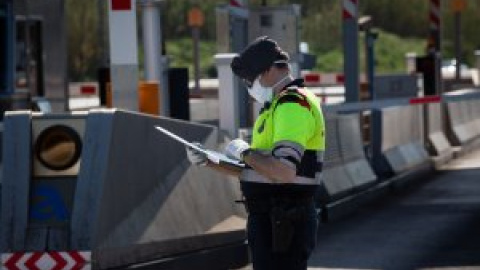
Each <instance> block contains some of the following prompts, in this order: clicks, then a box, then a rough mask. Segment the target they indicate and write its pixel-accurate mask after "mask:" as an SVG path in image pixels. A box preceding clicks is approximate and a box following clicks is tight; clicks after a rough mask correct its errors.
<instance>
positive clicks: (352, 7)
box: [343, 0, 358, 19]
mask: <svg viewBox="0 0 480 270" xmlns="http://www.w3.org/2000/svg"><path fill="white" fill-rule="evenodd" d="M357 6H358V5H357V0H343V19H353V18H357V13H358V12H357Z"/></svg>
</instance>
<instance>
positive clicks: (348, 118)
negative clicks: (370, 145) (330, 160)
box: [337, 113, 377, 190]
mask: <svg viewBox="0 0 480 270" xmlns="http://www.w3.org/2000/svg"><path fill="white" fill-rule="evenodd" d="M337 121H338V137H339V139H340V140H339V144H340V152H341V156H342V160H343V164H344V167H345V169H346V171H347V173H348V175H349V177H350V179H352V182H353V183H354V186H355V189H357V190H361V189H364V188H366V187H367V186H370V185H372V184H373V183H374V182H375V181H376V180H377V176H376V175H375V173H374V172H373V169H372V168H371V166H370V164H369V163H368V161H367V159H366V157H365V151H364V147H363V140H362V134H361V128H360V115H359V114H357V113H354V114H343V115H338V118H337Z"/></svg>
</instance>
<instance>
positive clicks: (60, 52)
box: [0, 0, 68, 118]
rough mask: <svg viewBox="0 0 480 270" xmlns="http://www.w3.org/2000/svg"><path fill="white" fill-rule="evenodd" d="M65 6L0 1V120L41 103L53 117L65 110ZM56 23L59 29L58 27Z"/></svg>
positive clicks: (30, 0) (59, 0)
mask: <svg viewBox="0 0 480 270" xmlns="http://www.w3.org/2000/svg"><path fill="white" fill-rule="evenodd" d="M63 7H64V3H63V1H62V0H53V1H47V2H43V1H40V2H39V1H33V0H25V1H12V0H3V1H0V36H1V37H2V39H1V41H0V56H1V57H0V93H1V95H0V96H1V97H0V114H1V117H2V118H3V114H4V112H5V111H7V110H17V109H30V108H31V107H32V106H31V103H32V98H34V97H44V98H46V99H47V100H48V101H49V102H50V104H51V107H52V110H53V111H56V112H62V111H66V110H67V109H68V107H67V106H68V104H67V102H66V100H67V81H66V80H67V53H66V25H65V23H63V22H64V15H65V10H64V8H63ZM59 22H61V23H59Z"/></svg>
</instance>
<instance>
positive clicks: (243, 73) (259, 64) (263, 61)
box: [230, 36, 289, 84]
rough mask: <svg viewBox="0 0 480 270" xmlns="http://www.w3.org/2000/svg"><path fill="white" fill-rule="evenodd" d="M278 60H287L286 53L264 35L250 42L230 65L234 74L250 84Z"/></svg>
mask: <svg viewBox="0 0 480 270" xmlns="http://www.w3.org/2000/svg"><path fill="white" fill-rule="evenodd" d="M278 60H284V61H288V60H289V57H288V53H287V52H285V51H283V50H282V49H281V48H280V46H278V44H277V42H275V41H274V40H273V39H271V38H269V37H266V36H264V37H259V38H257V39H255V40H254V41H253V42H252V43H250V44H249V45H248V46H247V47H246V48H245V49H244V50H243V51H242V52H241V53H240V55H239V56H236V57H235V58H233V61H232V64H231V65H230V66H231V68H232V71H233V73H235V75H237V76H239V77H240V78H242V79H244V80H246V81H247V82H248V83H249V84H251V83H253V81H254V80H255V79H256V78H257V77H258V76H259V75H260V74H262V73H263V72H265V71H267V70H268V69H269V68H270V67H271V66H272V65H273V63H274V62H275V61H278Z"/></svg>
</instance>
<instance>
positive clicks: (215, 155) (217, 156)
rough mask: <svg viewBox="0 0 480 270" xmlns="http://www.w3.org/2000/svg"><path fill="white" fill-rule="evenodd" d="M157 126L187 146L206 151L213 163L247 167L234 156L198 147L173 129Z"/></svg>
mask: <svg viewBox="0 0 480 270" xmlns="http://www.w3.org/2000/svg"><path fill="white" fill-rule="evenodd" d="M155 128H156V129H157V130H158V131H160V132H162V133H163V134H165V135H167V136H168V137H170V138H172V139H174V140H176V141H178V142H181V143H183V144H184V145H185V146H188V147H191V148H193V149H195V150H197V151H199V152H201V153H204V154H205V155H206V156H207V158H208V159H209V160H210V161H211V162H213V163H216V164H221V163H226V164H228V165H233V166H235V167H238V168H244V167H245V164H244V163H242V162H241V161H239V160H236V159H232V158H229V157H227V156H226V155H225V154H223V153H220V152H217V151H214V150H209V149H204V148H202V147H198V146H197V145H195V144H193V143H191V142H189V141H187V140H185V139H184V138H182V137H180V136H178V135H176V134H174V133H172V132H171V131H169V130H166V129H164V128H162V127H159V126H155Z"/></svg>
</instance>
